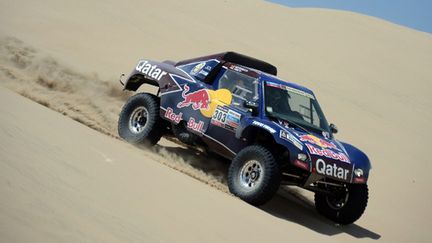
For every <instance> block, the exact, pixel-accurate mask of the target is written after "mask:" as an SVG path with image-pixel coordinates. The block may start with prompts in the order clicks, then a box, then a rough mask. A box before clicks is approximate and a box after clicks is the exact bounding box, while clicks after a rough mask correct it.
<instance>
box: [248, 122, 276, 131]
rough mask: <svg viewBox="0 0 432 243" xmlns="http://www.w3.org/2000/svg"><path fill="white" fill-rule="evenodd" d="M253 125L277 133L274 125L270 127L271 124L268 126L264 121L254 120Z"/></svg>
mask: <svg viewBox="0 0 432 243" xmlns="http://www.w3.org/2000/svg"><path fill="white" fill-rule="evenodd" d="M252 125H255V126H258V127H262V128H264V129H265V130H267V131H269V132H270V133H276V130H274V129H273V128H272V127H270V126H268V125H266V124H264V123H261V122H259V121H253V122H252Z"/></svg>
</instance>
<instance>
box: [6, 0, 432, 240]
mask: <svg viewBox="0 0 432 243" xmlns="http://www.w3.org/2000/svg"><path fill="white" fill-rule="evenodd" d="M0 23H1V24H0V34H2V35H3V36H10V37H13V38H9V37H7V38H5V37H1V40H0V82H1V84H2V85H4V86H7V87H9V88H11V89H13V90H15V91H17V92H18V93H20V94H23V95H25V96H27V97H30V98H32V99H34V100H36V101H38V102H39V103H42V104H44V105H46V106H49V107H50V108H52V109H54V110H57V111H60V112H62V113H63V114H66V115H68V116H71V117H72V118H74V119H75V120H78V121H80V122H83V123H85V124H87V125H89V126H91V127H92V128H95V129H97V130H98V131H101V132H103V133H105V134H108V135H112V136H116V132H115V127H116V119H117V114H118V111H119V109H120V107H121V105H122V103H123V102H124V99H125V98H126V96H127V95H124V94H122V93H120V92H119V89H118V86H116V81H115V80H116V78H117V77H118V75H119V74H120V73H121V72H128V71H129V70H130V69H131V67H133V65H134V64H135V61H136V60H137V59H138V58H139V57H141V56H145V57H148V58H152V59H159V60H164V59H174V60H179V59H182V58H188V57H192V56H196V55H201V54H208V53H212V52H219V51H222V50H236V51H239V52H244V53H246V54H249V55H252V56H256V57H259V58H263V59H265V60H266V61H269V62H272V63H274V64H275V65H276V66H278V67H279V70H280V75H279V76H281V77H284V78H287V79H290V80H292V81H295V82H299V83H302V84H304V85H306V86H308V87H310V88H312V89H313V90H314V91H315V92H316V94H317V96H318V98H319V100H320V103H321V106H322V107H323V109H324V111H325V113H326V114H327V118H328V119H329V120H330V121H332V122H334V123H336V124H337V125H338V126H339V128H340V134H339V135H338V137H339V138H340V139H341V140H346V141H350V142H351V143H353V144H355V145H358V146H359V147H360V148H361V149H363V150H365V151H366V152H367V153H368V155H370V158H371V160H372V163H373V171H372V175H371V179H370V183H369V184H370V189H371V197H370V203H369V206H368V209H367V211H366V214H365V215H364V217H362V218H361V219H360V220H359V221H358V222H357V224H356V225H353V226H351V227H348V228H344V229H337V228H334V227H333V226H332V225H331V224H329V223H328V222H326V221H323V220H322V219H321V218H320V217H319V216H317V215H316V214H315V213H314V212H313V210H312V209H311V207H310V205H309V204H307V205H306V206H305V207H302V206H299V205H300V204H298V203H293V202H292V200H291V201H290V200H283V199H280V200H282V201H277V200H276V201H274V202H272V203H271V204H270V206H268V207H269V208H267V210H269V212H274V211H275V210H276V213H274V214H275V215H282V216H281V217H282V221H283V222H284V223H283V224H284V227H285V230H288V231H290V230H292V231H291V233H292V234H291V237H300V238H301V237H316V236H319V237H320V238H322V239H329V240H330V239H332V240H334V239H333V238H336V239H340V240H344V242H346V241H347V240H349V239H356V238H357V237H360V238H363V237H365V238H367V239H376V238H379V239H380V240H382V241H388V242H393V241H395V240H397V241H401V242H407V241H410V242H425V241H428V239H429V238H430V236H432V234H431V233H430V231H429V229H428V226H427V223H428V222H429V221H430V220H431V219H432V210H431V209H430V204H431V199H432V195H431V193H430V191H429V189H428V185H429V184H430V183H431V182H432V180H431V179H430V177H429V176H428V174H429V173H428V172H429V171H430V169H431V167H432V166H431V164H430V158H429V156H428V155H427V154H426V153H425V151H428V149H429V146H430V144H431V143H430V139H429V138H430V137H432V132H431V131H430V129H425V128H427V127H428V125H429V121H430V120H431V119H432V109H431V108H432V99H431V98H430V96H429V93H430V91H431V90H432V85H431V82H430V80H432V71H431V69H430V67H431V66H432V36H431V35H430V34H426V33H422V32H418V31H415V30H411V29H408V28H405V27H401V26H397V25H393V24H390V23H388V22H385V21H381V20H378V19H376V18H371V17H367V16H363V15H358V14H353V13H347V12H342V11H330V10H320V9H289V8H284V7H281V6H278V5H274V4H270V3H267V2H260V1H246V0H241V1H223V2H216V1H198V0H195V1H194V0H190V1H181V2H179V1H163V2H162V1H154V2H147V1H137V0H130V1H104V3H99V2H96V1H94V2H90V1H74V2H70V1H64V2H63V1H54V0H44V1H37V2H34V1H28V0H17V1H8V0H0ZM21 41H23V42H21ZM107 80H109V81H107ZM4 102H7V103H6V104H13V103H12V102H10V101H4ZM2 105H5V103H3V102H2ZM29 109H30V108H29ZM32 114H35V112H32ZM2 118H3V114H2ZM26 122H28V121H26ZM3 127H4V125H3V124H2V129H3ZM18 130H19V129H18ZM63 130H64V129H63ZM63 132H64V133H66V134H69V133H67V131H63ZM63 132H62V133H63ZM59 134H61V133H59ZM1 136H2V137H1V138H2V139H1V140H3V136H6V135H5V134H4V133H3V134H2V135H1ZM31 137H33V136H31ZM86 139H88V138H81V140H86ZM104 141H105V142H106V143H109V142H108V140H104ZM109 141H111V140H109ZM29 143H30V144H31V141H30V142H29ZM163 145H164V147H162V149H163V153H159V154H165V158H160V157H158V159H156V160H158V161H159V162H162V163H165V164H169V165H170V166H172V167H176V168H177V169H181V170H184V171H185V172H186V173H187V174H189V175H192V176H194V177H198V179H200V180H201V181H204V182H208V183H210V184H211V185H214V186H216V187H218V188H220V189H222V190H226V188H225V189H224V185H223V182H224V176H223V172H224V166H223V165H222V166H220V165H218V164H217V163H216V162H214V161H212V163H210V165H203V163H201V162H200V161H201V160H203V159H202V158H203V157H202V156H201V157H200V156H198V157H194V154H193V153H180V155H181V156H180V162H178V163H177V162H176V163H175V165H173V164H172V162H173V161H174V160H172V159H166V157H167V155H166V154H168V157H169V156H170V155H171V154H173V153H177V154H178V153H179V151H183V150H182V149H181V148H179V147H178V146H176V145H173V144H172V143H169V142H168V141H163ZM28 146H30V145H29V144H28V143H24V142H23V143H22V148H25V147H28ZM14 148H15V147H14ZM18 148H21V147H18V146H16V149H17V150H18ZM22 150H23V151H22V152H21V153H23V154H24V153H25V152H26V151H25V150H24V149H22ZM166 151H167V152H168V153H166ZM18 152H19V151H18ZM18 152H17V153H18ZM170 152H173V153H170ZM3 153H4V154H3ZM65 153H71V152H66V151H65ZM136 153H142V152H139V151H137V152H136ZM6 154H7V153H6V151H5V150H2V154H0V156H1V157H0V159H1V160H0V161H1V162H3V161H4V159H3V158H4V157H5V156H6ZM152 154H153V155H154V156H158V155H155V153H152ZM39 156H42V155H39ZM57 156H58V158H60V157H62V156H63V155H57ZM64 156H65V157H66V155H64ZM132 156H135V155H132ZM32 157H34V156H32ZM32 157H31V158H32ZM128 159H129V158H128ZM131 160H133V158H131ZM176 161H177V160H176ZM182 161H186V162H182ZM213 162H214V163H213ZM2 165H3V164H2ZM23 166H24V165H23ZM134 166H135V164H133V165H132V164H131V167H130V168H128V169H129V170H134V169H133V168H134ZM139 166H147V164H146V165H139ZM24 168H26V167H25V166H24ZM184 168H186V169H184ZM196 168H198V170H197V169H196ZM203 171H204V172H203ZM174 174H175V173H174ZM98 175H100V176H106V175H105V174H103V173H102V172H98ZM127 182H128V183H132V181H129V180H127ZM195 184H197V183H195ZM98 185H102V183H100V184H98ZM1 186H4V185H1ZM197 186H198V185H197ZM28 187H29V188H32V187H31V186H30V185H28ZM24 188H25V187H24ZM29 188H27V189H29ZM95 188H96V187H95ZM207 188H208V187H207ZM47 190H48V189H47ZM208 190H210V191H211V190H212V189H210V188H209V189H208ZM152 193H154V195H159V194H158V193H157V192H156V191H153V192H152ZM2 194H3V192H2ZM73 195H79V194H73ZM305 196H306V198H304V200H306V201H307V200H309V198H310V195H309V194H306V195H305ZM95 197H97V196H95ZM2 198H3V197H2ZM72 198H73V199H76V198H75V197H72ZM300 198H302V197H300ZM11 200H12V199H11ZM77 200H78V199H77ZM182 200H183V198H182ZM293 200H294V201H296V200H299V199H298V197H297V198H294V199H293ZM223 201H225V200H223ZM2 202H4V201H2ZM8 202H9V203H12V202H11V201H8ZM307 202H308V203H310V201H307ZM125 204H126V203H125ZM281 204H286V205H288V206H291V207H287V206H284V207H282V208H283V209H284V210H279V211H278V209H279V208H280V207H279V206H280V205H281ZM111 206H113V205H111ZM184 206H185V205H184ZM194 206H195V205H193V204H192V205H189V207H190V208H194ZM107 207H109V206H108V205H107ZM290 208H295V209H296V210H290ZM18 209H20V208H19V207H17V208H16V210H18ZM30 209H34V211H37V209H38V208H37V206H34V207H33V208H32V207H30ZM30 209H29V210H30ZM181 210H186V211H185V212H187V210H188V209H185V208H182V209H181ZM189 210H190V209H189ZM11 211H13V210H11ZM63 212H64V213H69V214H70V216H71V217H73V214H72V213H71V212H72V211H68V210H67V209H64V211H63ZM254 212H256V213H257V214H259V213H260V211H259V210H256V211H254ZM124 215H125V214H123V216H124ZM221 215H222V214H221V213H220V212H217V211H215V213H214V214H210V213H209V214H208V218H212V217H220V216H221ZM293 215H294V216H293ZM302 215H305V216H304V217H305V219H303V218H302V217H301V216H302ZM25 219H26V217H25V214H21V215H20V216H16V220H25ZM218 219H221V221H219V224H224V223H226V221H224V220H222V217H221V218H218ZM136 220H138V219H136ZM160 220H161V221H162V220H166V221H169V220H170V218H169V217H167V216H166V215H162V216H161V218H160ZM273 220H274V218H273ZM201 221H202V219H201ZM277 221H278V222H280V220H277ZM42 222H43V221H42ZM137 222H138V221H137ZM206 222H207V221H206ZM208 222H210V220H208ZM0 223H2V224H4V222H3V221H0ZM31 223H32V224H38V223H40V221H38V220H34V221H32V222H31ZM215 224H216V223H215ZM287 224H288V225H287ZM41 227H42V226H41ZM148 227H150V226H148ZM272 227H277V226H273V224H271V225H268V226H267V227H265V229H266V230H270V228H272ZM126 228H128V229H131V228H129V227H126ZM132 228H133V227H132ZM162 228H163V227H161V229H160V230H163V229H162ZM165 230H167V228H165ZM66 231H67V230H65V232H66ZM104 231H110V229H89V230H88V231H85V232H86V233H92V234H94V233H95V232H104ZM208 232H213V231H211V230H210V229H209V231H208ZM293 232H295V233H293ZM81 233H82V232H76V231H73V232H68V234H71V235H74V237H78V236H79V235H80V234H81ZM147 233H148V234H149V235H152V233H151V232H150V231H148V232H147ZM181 233H182V234H183V235H188V234H190V237H193V236H192V234H196V233H197V231H196V230H195V229H193V230H190V229H189V230H185V231H184V232H183V231H182V232H181ZM317 233H318V235H317ZM341 233H342V234H341ZM345 233H346V234H345ZM41 235H42V233H41ZM326 235H331V236H332V237H330V238H328V237H326ZM334 235H335V236H334ZM379 236H381V237H379ZM41 237H42V236H41ZM232 237H238V236H237V235H235V234H234V235H233V236H232ZM210 238H213V237H210ZM164 239H165V240H170V239H171V238H164ZM184 239H185V240H186V239H188V238H184ZM195 239H197V238H195ZM214 239H215V240H216V239H221V238H217V237H215V238H214Z"/></svg>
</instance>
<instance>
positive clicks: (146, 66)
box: [135, 60, 168, 81]
mask: <svg viewBox="0 0 432 243" xmlns="http://www.w3.org/2000/svg"><path fill="white" fill-rule="evenodd" d="M135 69H136V70H137V71H138V72H141V73H143V74H145V75H146V76H148V77H151V78H153V79H156V80H158V81H159V80H160V79H161V78H162V77H163V76H165V75H166V74H168V73H167V72H165V71H162V70H161V69H160V68H159V67H158V66H157V65H151V64H150V63H149V62H148V61H146V60H141V61H139V62H138V65H137V66H136V68H135Z"/></svg>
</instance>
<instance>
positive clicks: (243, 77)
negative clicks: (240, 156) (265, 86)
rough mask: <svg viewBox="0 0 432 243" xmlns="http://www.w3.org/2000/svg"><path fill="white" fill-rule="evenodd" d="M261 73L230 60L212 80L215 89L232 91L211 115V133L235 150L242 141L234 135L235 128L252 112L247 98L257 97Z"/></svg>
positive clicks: (208, 132) (253, 98)
mask: <svg viewBox="0 0 432 243" xmlns="http://www.w3.org/2000/svg"><path fill="white" fill-rule="evenodd" d="M257 77H258V74H257V73H256V72H254V71H252V70H250V69H247V68H244V67H242V66H239V65H236V64H232V63H227V64H225V65H224V66H223V67H222V70H221V71H220V74H219V75H218V76H217V77H216V79H215V81H214V83H213V89H214V90H215V91H216V93H218V92H220V93H223V92H225V93H229V94H230V99H229V102H226V103H224V102H219V103H218V105H217V106H216V107H215V109H214V112H213V115H212V116H211V119H210V124H209V128H208V130H207V132H206V134H207V135H208V136H211V137H212V138H213V139H216V140H217V141H219V142H220V143H223V144H224V145H225V146H226V147H227V148H229V149H230V150H231V151H233V152H234V153H237V152H238V151H239V150H240V149H241V148H242V147H244V145H243V142H242V141H241V140H240V139H236V138H235V132H236V130H237V128H238V126H239V125H240V121H241V119H242V117H243V116H250V113H251V112H250V110H249V109H248V108H246V107H245V106H244V103H245V101H257V100H258V79H257Z"/></svg>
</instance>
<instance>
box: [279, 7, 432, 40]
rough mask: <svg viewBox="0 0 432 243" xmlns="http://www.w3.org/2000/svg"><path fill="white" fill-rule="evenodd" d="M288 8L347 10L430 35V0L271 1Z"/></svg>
mask: <svg viewBox="0 0 432 243" xmlns="http://www.w3.org/2000/svg"><path fill="white" fill-rule="evenodd" d="M271 2H274V3H279V4H283V5H286V6H288V7H316V8H332V9H341V10H349V11H353V12H358V13H362V14H367V15H371V16H375V17H378V18H382V19H385V20H388V21H390V22H393V23H396V24H400V25H404V26H408V27H410V28H413V29H417V30H421V31H425V32H429V33H432V0H271Z"/></svg>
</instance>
